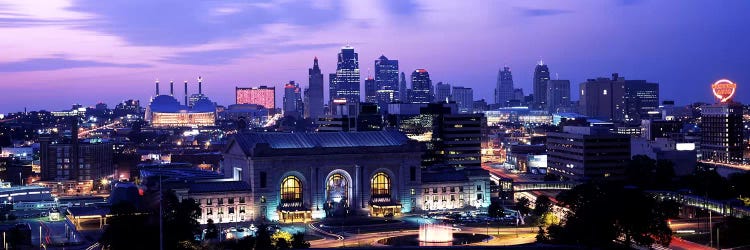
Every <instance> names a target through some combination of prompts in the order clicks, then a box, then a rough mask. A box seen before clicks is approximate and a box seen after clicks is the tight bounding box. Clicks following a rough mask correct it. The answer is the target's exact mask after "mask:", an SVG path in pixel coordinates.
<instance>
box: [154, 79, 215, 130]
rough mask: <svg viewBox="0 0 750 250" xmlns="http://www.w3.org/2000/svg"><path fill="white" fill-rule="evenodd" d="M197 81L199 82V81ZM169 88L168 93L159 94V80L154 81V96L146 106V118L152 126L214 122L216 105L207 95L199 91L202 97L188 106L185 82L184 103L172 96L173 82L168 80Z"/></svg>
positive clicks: (182, 125) (210, 124)
mask: <svg viewBox="0 0 750 250" xmlns="http://www.w3.org/2000/svg"><path fill="white" fill-rule="evenodd" d="M198 83H199V84H201V82H200V81H199V82H198ZM169 89H170V91H169V95H160V94H159V82H156V96H155V97H154V98H152V99H151V102H150V103H149V105H148V106H147V107H146V120H148V121H149V122H151V126H152V127H204V126H214V125H215V124H216V105H215V104H214V103H213V102H212V101H211V100H210V99H208V97H205V96H203V94H202V93H199V94H200V95H201V96H202V98H201V99H199V100H197V101H195V102H194V105H193V106H192V107H190V106H188V105H187V82H185V100H186V103H185V104H184V105H182V104H180V102H179V101H177V99H175V98H174V83H172V82H170V86H169ZM199 89H201V88H200V87H199Z"/></svg>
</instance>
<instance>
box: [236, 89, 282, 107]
mask: <svg viewBox="0 0 750 250" xmlns="http://www.w3.org/2000/svg"><path fill="white" fill-rule="evenodd" d="M235 95H236V100H237V102H236V103H237V104H257V105H261V106H263V107H265V108H266V109H274V108H276V105H275V104H276V88H274V87H267V86H260V87H256V88H240V87H237V88H236V89H235Z"/></svg>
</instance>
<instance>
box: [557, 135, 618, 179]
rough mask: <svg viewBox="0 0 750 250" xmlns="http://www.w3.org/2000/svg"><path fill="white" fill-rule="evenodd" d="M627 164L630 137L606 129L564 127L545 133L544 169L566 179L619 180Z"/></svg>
mask: <svg viewBox="0 0 750 250" xmlns="http://www.w3.org/2000/svg"><path fill="white" fill-rule="evenodd" d="M629 160H630V136H629V135H621V134H614V133H610V132H609V129H607V128H605V127H590V126H586V127H578V126H564V127H563V131H562V132H548V133H547V169H548V171H549V173H551V174H555V175H559V176H562V177H564V178H565V179H569V180H573V181H585V180H592V179H599V180H610V179H611V180H617V179H621V178H622V177H623V174H624V173H625V167H626V166H627V164H628V161H629Z"/></svg>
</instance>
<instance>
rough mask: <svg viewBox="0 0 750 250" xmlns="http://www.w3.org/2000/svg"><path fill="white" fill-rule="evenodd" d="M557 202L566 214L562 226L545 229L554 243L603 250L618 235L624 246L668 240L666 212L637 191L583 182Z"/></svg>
mask: <svg viewBox="0 0 750 250" xmlns="http://www.w3.org/2000/svg"><path fill="white" fill-rule="evenodd" d="M557 200H558V201H559V202H560V204H561V205H562V206H564V207H567V208H568V214H567V216H566V220H565V222H564V224H563V225H561V226H559V227H558V226H551V227H550V228H549V229H548V230H549V235H550V238H552V240H554V241H558V242H561V243H566V244H583V245H586V246H589V247H602V248H607V247H610V246H611V244H612V242H613V241H615V240H617V239H619V238H620V237H621V236H622V237H623V238H624V239H625V242H626V244H627V245H628V246H630V245H631V243H636V244H639V245H641V246H650V245H651V244H653V243H659V244H661V245H664V246H668V245H669V242H670V240H671V236H672V230H671V229H670V228H669V226H668V225H667V219H668V214H667V212H664V211H662V209H661V204H660V202H658V201H657V200H656V199H654V198H653V197H651V196H648V195H647V194H646V193H644V192H643V191H642V190H640V189H634V188H623V187H621V186H615V185H613V184H597V183H586V184H582V185H579V186H577V187H575V188H573V189H571V190H569V191H566V192H563V193H561V194H560V195H558V197H557Z"/></svg>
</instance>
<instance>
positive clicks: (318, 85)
mask: <svg viewBox="0 0 750 250" xmlns="http://www.w3.org/2000/svg"><path fill="white" fill-rule="evenodd" d="M308 84H309V85H308V87H307V90H306V94H307V95H306V96H305V97H306V98H305V101H306V103H305V118H313V119H314V120H315V119H317V118H318V117H321V116H323V103H324V102H323V74H322V73H321V72H320V67H319V66H318V57H315V59H314V60H313V67H312V68H311V69H309V70H308Z"/></svg>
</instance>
